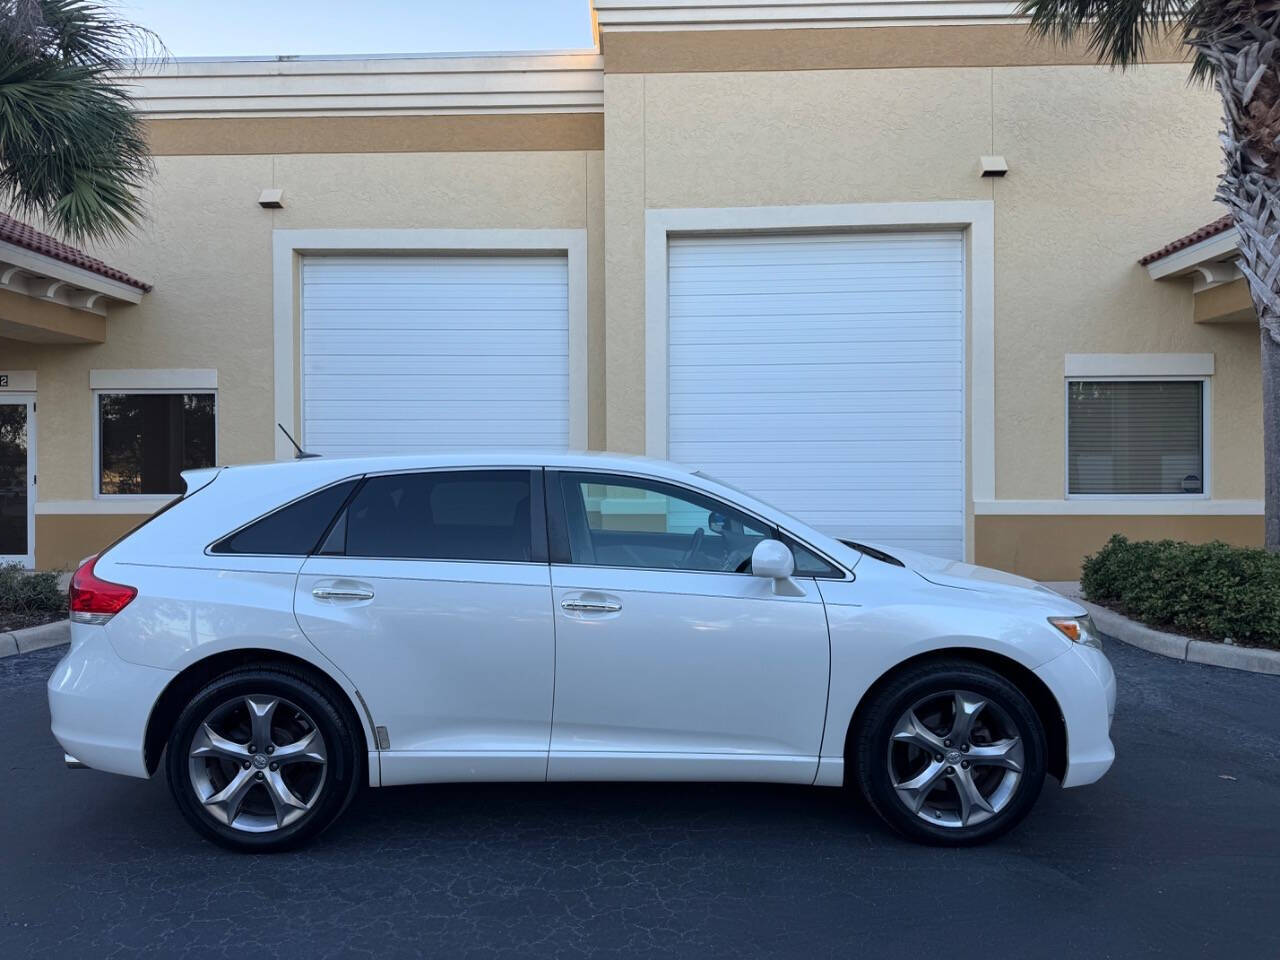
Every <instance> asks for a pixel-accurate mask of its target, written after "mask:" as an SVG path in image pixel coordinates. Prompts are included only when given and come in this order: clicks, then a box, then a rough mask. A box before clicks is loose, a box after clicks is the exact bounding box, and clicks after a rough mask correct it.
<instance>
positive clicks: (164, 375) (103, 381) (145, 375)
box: [89, 369, 218, 390]
mask: <svg viewBox="0 0 1280 960" xmlns="http://www.w3.org/2000/svg"><path fill="white" fill-rule="evenodd" d="M217 388H218V371H217V370H207V369H206V370H90V371H89V389H90V390H216V389H217Z"/></svg>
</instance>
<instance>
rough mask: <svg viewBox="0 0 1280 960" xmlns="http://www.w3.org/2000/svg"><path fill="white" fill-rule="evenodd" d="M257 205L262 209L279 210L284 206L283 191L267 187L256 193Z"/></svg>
mask: <svg viewBox="0 0 1280 960" xmlns="http://www.w3.org/2000/svg"><path fill="white" fill-rule="evenodd" d="M258 206H260V207H262V209H264V210H280V209H281V208H283V207H284V191H283V190H281V189H279V188H277V187H269V188H267V189H266V190H263V191H262V193H260V194H258Z"/></svg>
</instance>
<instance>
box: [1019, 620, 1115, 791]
mask: <svg viewBox="0 0 1280 960" xmlns="http://www.w3.org/2000/svg"><path fill="white" fill-rule="evenodd" d="M1036 675H1037V676H1039V677H1040V679H1041V680H1043V681H1044V682H1045V684H1046V685H1047V686H1048V687H1049V690H1050V691H1051V692H1052V693H1053V695H1054V696H1055V697H1056V698H1057V700H1058V706H1059V707H1060V708H1061V709H1062V717H1063V720H1064V721H1065V722H1066V727H1067V769H1066V773H1065V774H1064V775H1063V778H1062V785H1063V786H1064V787H1082V786H1084V785H1086V784H1090V783H1094V782H1096V781H1097V780H1100V779H1101V778H1102V775H1103V774H1105V773H1106V772H1107V771H1108V770H1110V769H1111V764H1112V763H1113V762H1114V761H1115V758H1116V750H1115V747H1114V746H1113V745H1112V743H1111V721H1112V718H1113V717H1114V716H1115V712H1116V675H1115V672H1114V671H1113V670H1112V669H1111V661H1110V660H1108V659H1107V658H1106V655H1105V654H1103V653H1102V651H1101V650H1096V649H1094V648H1093V647H1088V646H1085V645H1083V644H1078V643H1073V644H1072V645H1071V649H1070V650H1068V651H1067V652H1066V653H1064V654H1062V656H1060V657H1055V658H1054V659H1052V660H1050V661H1049V662H1048V663H1046V664H1044V665H1043V666H1041V667H1040V668H1039V669H1037V670H1036Z"/></svg>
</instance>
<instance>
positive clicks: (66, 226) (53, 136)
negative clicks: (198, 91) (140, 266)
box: [0, 0, 162, 242]
mask: <svg viewBox="0 0 1280 960" xmlns="http://www.w3.org/2000/svg"><path fill="white" fill-rule="evenodd" d="M33 9H35V10H36V13H35V14H33V13H32V10H33ZM158 49H162V48H160V47H159V46H158V41H157V40H155V37H154V35H153V34H151V33H150V32H149V31H146V30H141V29H140V28H137V27H135V26H133V25H132V24H129V23H127V22H125V21H122V20H119V19H118V18H116V17H114V16H112V15H111V14H110V13H109V12H108V11H107V10H106V9H105V8H104V7H103V6H102V5H100V4H98V3H94V2H91V0H0V199H3V200H4V201H7V203H8V205H9V207H10V208H11V209H13V210H14V212H15V213H17V214H18V215H19V216H23V217H28V218H31V217H34V218H37V219H40V220H44V221H47V222H48V223H49V224H50V225H51V226H52V227H53V229H54V230H55V231H56V232H58V233H60V234H62V235H64V236H65V237H67V238H68V239H70V240H72V241H74V242H84V241H88V240H108V239H118V238H122V237H124V236H126V235H128V234H129V233H130V232H131V230H132V228H133V227H135V226H136V225H137V224H138V223H139V222H140V220H141V218H142V216H143V205H142V201H141V200H140V195H141V192H142V190H143V189H144V188H145V186H146V184H147V182H148V180H149V179H150V176H151V173H152V162H151V156H150V152H149V150H148V147H147V141H146V137H145V134H144V130H143V127H142V122H141V120H140V119H139V117H138V115H137V113H136V112H135V110H134V105H133V101H132V99H131V97H130V95H129V92H128V90H127V88H126V87H124V86H123V85H122V84H120V83H119V82H118V81H117V80H116V76H117V75H118V73H120V72H121V71H123V70H125V69H127V68H128V67H129V66H130V65H131V64H132V61H133V60H134V59H135V58H136V57H139V56H143V55H146V54H147V53H150V52H154V51H156V50H158Z"/></svg>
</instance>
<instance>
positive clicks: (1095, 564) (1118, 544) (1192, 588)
mask: <svg viewBox="0 0 1280 960" xmlns="http://www.w3.org/2000/svg"><path fill="white" fill-rule="evenodd" d="M1080 586H1081V588H1082V589H1083V590H1084V595H1085V597H1086V598H1087V599H1089V600H1091V601H1093V602H1094V603H1101V604H1104V605H1106V606H1109V607H1114V608H1115V609H1116V610H1119V611H1120V612H1122V613H1125V614H1127V615H1129V616H1132V617H1133V618H1135V619H1137V620H1141V621H1142V622H1144V623H1148V624H1151V625H1152V626H1156V627H1172V628H1174V629H1176V630H1179V631H1181V632H1183V633H1189V634H1193V635H1196V636H1202V637H1208V638H1210V639H1213V640H1226V639H1231V640H1233V641H1235V642H1237V643H1247V644H1253V645H1256V646H1267V647H1280V554H1274V553H1267V551H1265V550H1251V549H1246V548H1244V547H1233V546H1230V545H1228V544H1225V543H1221V542H1218V541H1215V542H1213V543H1203V544H1195V543H1181V542H1178V541H1174V540H1160V541H1151V540H1144V541H1140V542H1137V543H1133V542H1130V541H1129V540H1128V539H1126V538H1125V537H1122V536H1120V534H1116V535H1115V536H1113V537H1112V538H1111V540H1110V541H1108V543H1107V545H1106V546H1105V547H1103V548H1102V549H1101V550H1099V551H1098V552H1097V553H1095V554H1093V555H1092V556H1088V557H1085V560H1084V569H1083V571H1082V574H1081V577H1080Z"/></svg>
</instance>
